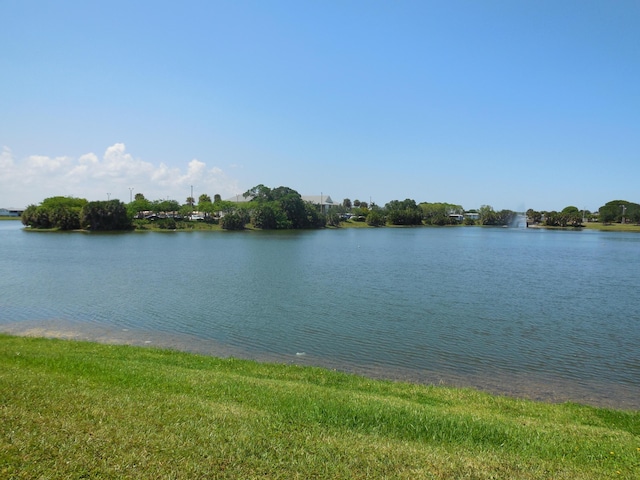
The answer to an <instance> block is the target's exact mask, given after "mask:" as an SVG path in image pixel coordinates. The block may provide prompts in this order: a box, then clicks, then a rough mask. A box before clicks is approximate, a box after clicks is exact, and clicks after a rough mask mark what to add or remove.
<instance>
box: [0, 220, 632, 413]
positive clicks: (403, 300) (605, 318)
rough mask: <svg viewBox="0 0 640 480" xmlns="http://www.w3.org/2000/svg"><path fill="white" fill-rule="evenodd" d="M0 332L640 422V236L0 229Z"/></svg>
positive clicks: (465, 230) (462, 230)
mask: <svg viewBox="0 0 640 480" xmlns="http://www.w3.org/2000/svg"><path fill="white" fill-rule="evenodd" d="M0 245H2V246H3V247H4V248H3V250H4V254H3V255H2V257H1V259H0V271H1V272H2V276H1V277H2V278H0V291H2V297H1V298H0V331H4V332H8V333H14V334H22V335H39V336H53V337H60V338H75V339H86V340H94V341H101V342H107V343H108V342H115V343H129V344H135V345H152V346H159V347H168V348H175V349H179V350H186V351H193V352H197V353H205V354H212V355H219V356H237V357H241V358H251V359H256V360H261V361H278V362H285V363H296V364H302V365H317V366H324V367H327V368H335V369H338V370H343V371H348V372H354V373H360V374H364V375H369V376H372V377H376V378H389V379H399V380H408V381H414V382H420V383H429V384H431V383H435V384H438V383H444V384H451V385H456V386H473V387H478V388H482V389H484V390H488V391H491V392H494V393H499V394H508V395H514V396H522V397H527V398H534V399H539V400H547V401H566V400H572V401H577V402H582V403H587V404H592V405H601V406H609V407H616V408H629V409H638V408H640V354H639V353H638V352H639V348H638V347H639V345H640V310H639V309H638V300H637V287H638V285H640V255H638V253H639V252H640V236H639V235H637V234H633V233H622V232H570V231H545V230H527V229H524V228H519V229H511V228H509V229H500V228H498V229H491V228H478V227H459V228H457V227H456V228H384V229H357V230H346V229H345V230H323V231H308V232H167V233H155V232H152V233H126V234H103V235H98V234H81V233H42V232H31V231H24V230H22V229H21V225H20V224H19V222H2V223H1V224H0Z"/></svg>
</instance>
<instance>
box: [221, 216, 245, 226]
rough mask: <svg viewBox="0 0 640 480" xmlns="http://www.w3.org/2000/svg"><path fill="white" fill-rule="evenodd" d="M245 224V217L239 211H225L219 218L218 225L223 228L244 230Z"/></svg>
mask: <svg viewBox="0 0 640 480" xmlns="http://www.w3.org/2000/svg"><path fill="white" fill-rule="evenodd" d="M245 225H246V222H245V218H244V215H242V213H241V212H231V213H227V214H226V215H225V216H223V217H222V218H221V219H220V226H221V227H222V228H223V229H224V230H244V226H245Z"/></svg>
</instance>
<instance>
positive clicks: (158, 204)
mask: <svg viewBox="0 0 640 480" xmlns="http://www.w3.org/2000/svg"><path fill="white" fill-rule="evenodd" d="M150 207H151V211H153V212H155V213H167V214H174V213H177V212H178V211H179V210H180V204H179V203H178V201H177V200H154V201H153V202H151V205H150Z"/></svg>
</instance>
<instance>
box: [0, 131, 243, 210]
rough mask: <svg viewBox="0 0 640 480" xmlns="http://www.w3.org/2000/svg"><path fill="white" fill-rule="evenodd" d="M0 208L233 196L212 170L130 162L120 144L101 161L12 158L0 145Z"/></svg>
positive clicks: (230, 183) (90, 157) (194, 163)
mask: <svg viewBox="0 0 640 480" xmlns="http://www.w3.org/2000/svg"><path fill="white" fill-rule="evenodd" d="M0 172H1V173H0V206H2V207H15V208H22V207H26V206H27V205H30V204H37V203H40V202H41V201H42V200H44V199H45V198H47V197H52V196H57V195H62V196H72V197H80V198H86V199H87V200H102V199H105V200H106V199H107V198H108V197H110V198H112V199H114V198H119V199H120V200H122V201H125V202H128V201H129V198H130V195H131V193H132V192H131V190H130V189H131V188H132V189H133V194H135V193H142V194H144V196H145V197H146V198H148V199H150V200H156V199H160V198H170V199H172V200H177V201H178V202H181V203H184V202H185V201H186V198H187V197H188V196H189V195H190V194H191V186H193V188H194V190H193V193H194V196H195V197H196V198H197V197H198V196H199V195H200V194H203V193H206V194H207V195H209V196H211V197H213V196H214V195H215V194H216V193H219V194H220V195H222V196H223V197H225V196H231V195H234V194H236V193H237V192H238V191H239V190H238V186H237V183H236V181H235V180H234V179H231V178H229V177H227V175H226V174H225V172H224V171H223V170H222V169H221V168H219V167H217V166H209V165H207V164H206V163H205V162H203V161H201V160H198V159H195V158H194V159H192V160H191V161H189V162H188V163H186V164H184V165H183V166H180V167H175V166H169V165H167V164H166V163H164V162H160V163H153V162H151V161H147V160H143V159H141V158H136V157H134V156H133V155H131V154H130V153H128V152H127V149H126V146H125V144H124V143H115V144H113V145H111V146H110V147H108V148H107V149H106V150H105V152H104V154H103V155H102V157H99V156H98V155H96V154H95V153H93V152H90V153H86V154H83V155H81V156H79V157H77V158H74V157H71V156H59V157H50V156H46V155H30V156H28V157H26V158H22V159H16V158H15V156H14V154H13V152H12V150H11V149H10V148H9V147H7V146H3V147H2V151H1V152H0Z"/></svg>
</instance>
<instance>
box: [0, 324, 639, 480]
mask: <svg viewBox="0 0 640 480" xmlns="http://www.w3.org/2000/svg"><path fill="white" fill-rule="evenodd" d="M0 362H1V365H0V433H1V436H0V478H3V479H5V478H6V479H31V478H185V479H187V478H188V479H193V478H283V479H284V478H286V479H289V478H300V479H308V478H331V479H334V478H407V479H409V478H411V479H416V478H440V479H442V478H451V479H453V478H456V479H458V478H477V479H484V478H511V479H513V478H523V479H524V478H526V479H538V478H555V479H587V478H590V479H591V478H592V479H596V478H597V479H601V478H628V479H631V478H633V479H637V478H638V472H640V413H639V412H625V411H615V410H607V409H601V408H593V407H587V406H581V405H577V404H561V405H553V404H545V403H537V402H532V401H525V400H519V399H512V398H504V397H497V396H491V395H488V394H485V393H481V392H478V391H475V390H471V389H454V388H446V387H440V386H438V387H434V386H420V385H412V384H406V383H396V382H388V381H374V380H370V379H367V378H363V377H358V376H354V375H347V374H342V373H338V372H335V371H329V370H324V369H320V368H310V367H298V366H293V365H282V364H260V363H257V362H252V361H245V360H237V359H230V358H227V359H220V358H213V357H206V356H199V355H193V354H187V353H181V352H176V351H167V350H157V349H152V348H143V347H130V346H116V345H101V344H95V343H86V342H72V341H64V340H51V339H41V338H26V337H13V336H6V335H0Z"/></svg>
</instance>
